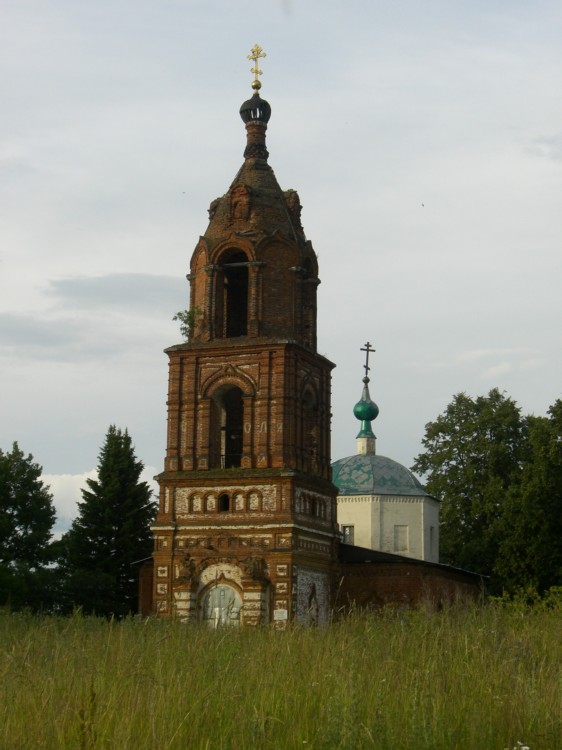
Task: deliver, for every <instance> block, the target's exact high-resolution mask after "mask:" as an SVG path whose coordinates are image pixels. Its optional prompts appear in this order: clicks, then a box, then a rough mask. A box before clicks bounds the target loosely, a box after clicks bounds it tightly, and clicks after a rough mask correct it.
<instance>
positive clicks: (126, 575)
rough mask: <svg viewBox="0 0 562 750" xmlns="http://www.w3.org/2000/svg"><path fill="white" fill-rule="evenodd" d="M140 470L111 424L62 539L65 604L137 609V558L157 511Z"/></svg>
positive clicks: (106, 610)
mask: <svg viewBox="0 0 562 750" xmlns="http://www.w3.org/2000/svg"><path fill="white" fill-rule="evenodd" d="M143 468H144V467H143V464H142V462H141V461H139V460H137V458H136V456H135V451H134V447H133V444H132V441H131V438H130V436H129V434H128V432H127V431H126V430H125V432H122V431H121V430H119V429H117V428H116V427H115V426H113V425H112V426H111V427H110V428H109V430H108V432H107V435H106V437H105V442H104V445H103V447H102V449H101V452H100V455H99V462H98V476H97V479H88V480H86V481H87V485H88V489H83V490H82V502H79V503H78V509H79V512H78V516H77V518H76V519H75V520H74V522H73V523H72V526H71V528H70V530H69V531H68V532H67V533H66V534H65V535H64V537H63V539H62V542H61V547H62V561H61V569H62V572H63V578H64V594H65V601H66V607H67V608H70V607H76V606H80V607H81V608H82V609H83V611H85V612H87V613H94V612H95V613H96V614H99V615H115V616H124V615H127V614H129V613H131V612H135V611H136V606H137V580H138V570H139V561H141V560H143V559H145V558H147V557H148V556H149V555H150V553H151V549H152V541H151V533H150V528H149V526H150V523H151V521H152V520H153V518H154V515H155V504H154V503H153V502H152V501H151V494H152V493H151V490H150V489H149V487H148V485H147V484H146V482H141V481H140V475H141V473H142V470H143Z"/></svg>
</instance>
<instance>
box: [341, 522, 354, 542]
mask: <svg viewBox="0 0 562 750" xmlns="http://www.w3.org/2000/svg"><path fill="white" fill-rule="evenodd" d="M341 530H342V534H343V543H344V544H354V539H355V526H342V527H341Z"/></svg>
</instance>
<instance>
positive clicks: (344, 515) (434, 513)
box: [338, 495, 439, 562]
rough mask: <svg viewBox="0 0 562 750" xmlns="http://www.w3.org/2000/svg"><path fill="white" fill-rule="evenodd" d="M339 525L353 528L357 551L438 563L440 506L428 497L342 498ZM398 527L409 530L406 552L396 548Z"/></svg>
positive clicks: (365, 496) (347, 496)
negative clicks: (360, 548)
mask: <svg viewBox="0 0 562 750" xmlns="http://www.w3.org/2000/svg"><path fill="white" fill-rule="evenodd" d="M338 524H339V526H340V529H341V527H342V526H353V527H354V544H355V545H357V546H358V547H366V548H368V549H376V550H380V551H382V552H391V553H393V554H400V555H404V556H405V557H412V558H415V559H417V560H427V561H429V562H438V561H439V504H438V503H437V501H436V500H434V499H433V498H431V497H428V496H427V495H426V496H414V495H413V496H402V495H340V496H339V497H338ZM396 526H400V527H406V528H405V530H403V531H402V536H406V538H407V545H406V547H405V548H402V549H396V548H395V534H396V531H395V527H396ZM432 529H433V531H432Z"/></svg>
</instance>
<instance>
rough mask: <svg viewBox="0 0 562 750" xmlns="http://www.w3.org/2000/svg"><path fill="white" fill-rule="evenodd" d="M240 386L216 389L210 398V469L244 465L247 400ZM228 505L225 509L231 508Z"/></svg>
mask: <svg viewBox="0 0 562 750" xmlns="http://www.w3.org/2000/svg"><path fill="white" fill-rule="evenodd" d="M242 395H243V394H242V390H241V389H240V388H238V387H237V386H231V387H225V388H221V389H219V390H218V391H216V392H215V393H214V394H213V396H212V399H211V430H210V432H211V436H210V437H211V440H210V468H211V469H233V468H238V467H240V466H241V464H242V451H243V435H244V430H243V426H244V400H243V398H242ZM228 509H229V508H226V510H228Z"/></svg>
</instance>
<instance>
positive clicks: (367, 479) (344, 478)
mask: <svg viewBox="0 0 562 750" xmlns="http://www.w3.org/2000/svg"><path fill="white" fill-rule="evenodd" d="M332 482H333V483H334V484H335V485H336V487H337V488H338V489H339V491H340V492H339V494H340V495H418V496H427V492H426V491H425V490H424V488H423V485H422V484H421V482H420V481H419V480H418V479H417V478H416V477H415V476H414V475H413V474H412V472H411V471H409V470H408V469H407V468H406V467H405V466H402V464H399V463H398V462H397V461H393V460H392V459H391V458H387V457H386V456H379V455H376V454H374V453H371V454H367V455H355V456H348V457H347V458H340V459H339V461H334V463H333V464H332Z"/></svg>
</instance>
